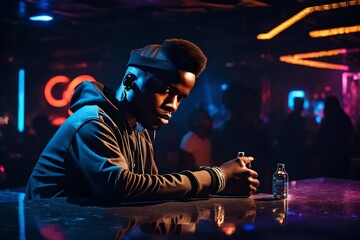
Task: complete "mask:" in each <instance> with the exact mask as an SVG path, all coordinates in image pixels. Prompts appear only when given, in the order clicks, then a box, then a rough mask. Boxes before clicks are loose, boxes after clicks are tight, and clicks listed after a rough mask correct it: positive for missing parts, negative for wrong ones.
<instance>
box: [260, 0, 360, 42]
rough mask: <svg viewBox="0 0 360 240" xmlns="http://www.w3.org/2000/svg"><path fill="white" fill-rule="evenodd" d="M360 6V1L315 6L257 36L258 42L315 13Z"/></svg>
mask: <svg viewBox="0 0 360 240" xmlns="http://www.w3.org/2000/svg"><path fill="white" fill-rule="evenodd" d="M356 5H360V0H353V1H346V2H339V3H331V4H324V5H319V6H313V7H307V8H304V9H303V10H301V11H300V12H298V13H297V14H295V15H294V16H292V17H291V18H289V19H287V20H286V21H284V22H282V23H281V24H279V25H278V26H276V27H275V28H273V29H271V30H270V31H269V32H267V33H260V34H258V35H257V37H256V38H257V39H258V40H269V39H271V38H273V37H275V36H276V35H278V34H279V33H281V32H282V31H284V30H285V29H287V28H289V27H291V26H292V25H294V24H295V23H296V22H298V21H300V20H301V19H303V18H305V17H306V16H308V15H310V14H311V13H313V12H322V11H328V10H334V9H337V8H344V7H351V6H356Z"/></svg>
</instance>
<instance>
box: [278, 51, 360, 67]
mask: <svg viewBox="0 0 360 240" xmlns="http://www.w3.org/2000/svg"><path fill="white" fill-rule="evenodd" d="M353 52H360V48H350V49H346V48H340V49H333V50H327V51H319V52H309V53H298V54H294V55H284V56H281V57H280V61H282V62H286V63H290V64H297V65H304V66H308V67H315V68H326V69H333V70H342V71H347V70H349V66H347V65H342V64H334V63H327V62H320V61H313V60H308V59H309V58H320V57H328V56H334V55H340V54H346V53H353Z"/></svg>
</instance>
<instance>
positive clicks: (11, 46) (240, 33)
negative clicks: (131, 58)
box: [0, 0, 360, 71]
mask: <svg viewBox="0 0 360 240" xmlns="http://www.w3.org/2000/svg"><path fill="white" fill-rule="evenodd" d="M331 2H340V0H339V1H312V0H297V1H296V0H286V1H284V0H278V1H272V0H259V1H256V0H194V1H191V0H183V1H182V0H90V1H85V0H37V1H36V0H22V1H20V0H8V1H2V2H1V5H2V6H1V8H0V13H1V29H2V30H1V31H2V33H1V42H2V44H1V45H2V47H1V63H2V64H3V63H17V64H23V63H24V62H25V63H27V64H29V63H37V64H39V63H40V64H44V63H46V64H48V65H49V67H50V68H52V69H60V70H61V69H66V68H70V67H75V68H76V67H81V66H82V64H83V63H84V62H86V63H87V64H88V65H87V66H89V64H90V65H92V67H96V66H102V64H104V62H105V63H106V62H109V61H111V62H114V64H116V63H117V61H114V59H116V58H120V59H119V60H118V61H119V62H121V61H122V60H123V59H125V58H127V57H128V55H127V53H128V52H127V51H126V52H124V51H125V50H129V49H132V48H135V47H140V46H142V45H144V44H146V43H149V42H154V43H155V42H157V43H159V42H161V41H162V40H163V39H164V38H167V37H179V38H188V39H190V40H192V41H194V42H195V43H197V44H199V45H200V46H201V47H202V48H203V49H204V51H205V52H206V53H208V57H209V60H210V61H209V62H210V64H235V65H236V64H240V65H249V66H253V65H257V64H258V63H259V61H267V62H273V63H277V64H279V63H278V59H279V56H280V55H285V54H295V53H300V52H311V51H320V50H330V49H337V48H359V47H360V46H359V45H360V33H359V32H356V33H352V34H346V35H337V36H333V37H326V38H317V39H313V38H311V37H309V34H308V33H309V31H311V30H318V29H325V28H334V27H340V26H353V25H359V24H360V18H359V16H360V15H359V13H360V11H359V10H360V3H359V2H360V1H350V2H353V3H355V4H356V6H352V7H347V8H341V9H336V10H332V11H324V12H315V13H313V14H311V15H309V16H307V17H306V18H304V19H302V20H301V21H299V22H297V23H295V24H294V25H293V26H291V27H290V28H288V29H286V30H285V31H283V32H281V33H280V34H279V35H278V36H276V37H274V38H273V39H271V40H264V41H260V40H257V39H256V36H257V34H259V33H263V32H267V31H269V30H271V29H272V28H274V27H275V26H277V25H278V24H280V23H281V22H282V21H284V20H286V19H288V18H290V17H291V16H293V15H294V14H296V13H297V12H299V11H300V10H302V9H304V8H305V7H308V6H312V5H314V4H316V5H322V4H326V3H331ZM40 10H46V11H48V12H49V13H51V14H52V15H53V16H54V18H55V19H54V20H53V21H51V22H46V23H39V22H30V21H29V20H28V17H29V16H30V15H32V14H34V13H35V12H38V11H40ZM124 49H125V50H124ZM124 54H125V55H124ZM120 56H123V57H120ZM121 58H123V59H121ZM323 60H326V61H328V62H333V63H338V64H347V65H349V66H350V70H353V71H358V70H359V68H360V67H359V65H360V55H359V52H356V53H348V54H345V55H339V56H333V57H327V58H325V59H323ZM281 64H284V63H281Z"/></svg>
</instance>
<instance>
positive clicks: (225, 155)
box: [0, 82, 360, 192]
mask: <svg viewBox="0 0 360 240" xmlns="http://www.w3.org/2000/svg"><path fill="white" fill-rule="evenodd" d="M222 103H223V106H222V107H224V110H225V111H223V112H224V113H223V114H222V115H221V116H220V117H219V116H217V117H216V118H215V117H214V116H213V115H212V114H211V113H210V112H209V109H208V107H207V106H206V104H204V103H198V104H195V105H194V106H193V108H192V109H188V115H187V117H186V118H185V119H186V121H185V122H184V125H179V124H176V123H175V122H171V121H170V123H169V124H168V125H166V126H163V127H162V128H161V129H160V131H159V132H158V133H157V136H156V139H155V142H154V148H155V157H156V159H157V164H158V167H159V169H160V172H162V173H169V172H174V171H180V170H183V169H189V170H195V169H197V168H199V166H203V165H208V166H213V165H219V164H221V163H222V162H223V161H225V160H229V159H232V158H235V157H236V156H237V153H238V152H239V151H243V152H245V153H246V155H248V156H254V158H255V161H254V162H253V166H252V167H253V168H254V169H255V170H256V171H257V172H258V173H259V180H260V182H261V186H260V188H259V190H258V191H259V192H270V191H271V190H270V189H271V175H272V173H273V172H274V171H275V167H276V163H278V162H283V163H285V165H286V169H287V171H288V173H289V175H290V180H300V179H305V178H315V177H333V178H345V179H354V180H360V173H359V164H360V123H359V122H358V123H355V124H354V123H352V121H351V120H350V118H349V117H348V116H347V115H346V113H345V112H344V111H343V109H342V107H341V104H340V102H339V100H338V99H337V98H336V97H334V96H328V97H327V98H326V99H325V106H324V117H323V119H322V121H321V123H320V124H318V125H316V124H314V121H313V119H308V118H307V117H305V116H304V114H303V112H304V99H303V98H295V99H294V108H293V110H292V111H291V112H286V111H285V110H283V109H273V111H272V112H271V113H270V114H269V116H268V119H267V121H266V122H265V121H264V120H263V119H260V111H261V97H260V95H259V93H258V92H256V91H255V90H254V89H252V88H250V87H247V86H245V85H243V84H241V83H239V82H233V83H231V84H230V85H229V87H228V88H227V89H226V90H224V92H223V96H222ZM55 131H56V127H54V126H52V125H51V124H50V122H49V119H48V117H47V116H46V115H42V114H40V115H38V116H36V117H34V118H33V120H32V123H31V126H29V127H28V129H26V131H24V132H23V133H21V134H19V133H18V131H17V129H16V128H15V126H13V125H12V124H11V123H7V124H1V125H0V188H14V187H23V186H25V185H26V182H27V178H28V177H29V174H30V172H31V170H32V168H33V166H34V165H35V163H36V161H37V159H38V156H39V155H40V153H41V151H42V150H43V149H44V147H45V146H46V144H47V142H48V141H49V140H50V138H51V136H52V135H53V134H54V133H55Z"/></svg>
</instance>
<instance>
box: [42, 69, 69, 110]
mask: <svg viewBox="0 0 360 240" xmlns="http://www.w3.org/2000/svg"><path fill="white" fill-rule="evenodd" d="M68 82H70V79H69V78H68V77H66V76H63V75H58V76H55V77H52V78H51V79H50V80H49V81H48V82H47V83H46V85H45V88H44V95H45V99H46V101H48V103H49V104H50V105H51V106H53V107H63V106H65V105H66V104H68V102H67V100H66V99H65V98H61V99H56V98H54V96H53V95H52V89H53V88H54V86H55V85H56V84H59V83H68Z"/></svg>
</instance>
